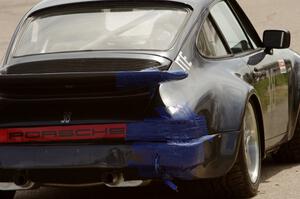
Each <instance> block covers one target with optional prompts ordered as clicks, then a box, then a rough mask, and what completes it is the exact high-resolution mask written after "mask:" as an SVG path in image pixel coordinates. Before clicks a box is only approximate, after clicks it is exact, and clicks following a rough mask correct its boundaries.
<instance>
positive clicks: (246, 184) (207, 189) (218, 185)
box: [179, 102, 261, 198]
mask: <svg viewBox="0 0 300 199" xmlns="http://www.w3.org/2000/svg"><path fill="white" fill-rule="evenodd" d="M248 105H249V106H250V107H251V108H252V110H253V112H254V115H255V116H254V117H255V125H256V128H257V137H258V147H259V158H258V161H259V165H258V175H257V179H256V181H255V182H252V181H253V180H251V177H250V175H249V172H248V166H247V162H246V155H245V144H244V132H242V139H241V144H240V148H239V153H238V157H237V160H236V162H235V164H234V166H233V167H232V169H231V170H230V171H229V172H228V173H227V174H226V175H225V176H223V177H221V178H218V179H212V180H206V181H195V182H190V183H189V182H185V183H182V184H181V185H184V186H182V189H183V191H184V193H185V194H186V193H187V194H192V195H196V194H197V195H199V194H198V192H199V193H201V192H204V194H205V197H206V198H249V197H253V196H255V195H256V194H257V191H258V187H259V183H260V176H261V144H260V134H259V127H258V121H257V117H256V114H255V109H254V106H253V105H252V103H250V102H249V104H248ZM243 126H244V124H243ZM242 129H244V128H242ZM182 189H180V186H179V192H181V190H182ZM201 189H202V190H201ZM196 192H197V193H196ZM202 195H203V193H202Z"/></svg>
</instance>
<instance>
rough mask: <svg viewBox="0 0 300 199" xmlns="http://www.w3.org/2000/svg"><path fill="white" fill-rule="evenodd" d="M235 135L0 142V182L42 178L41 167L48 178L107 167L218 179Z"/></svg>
mask: <svg viewBox="0 0 300 199" xmlns="http://www.w3.org/2000/svg"><path fill="white" fill-rule="evenodd" d="M239 135H240V133H239V132H230V133H222V134H214V135H205V136H202V137H200V138H197V139H190V140H185V141H165V142H137V141H131V142H126V144H90V145H85V144H68V145H61V144H56V145H7V146H0V182H11V181H12V180H13V177H14V174H15V173H16V172H20V171H24V172H25V173H26V174H28V175H29V176H28V178H32V179H35V180H36V181H41V182H42V181H45V182H47V174H46V173H47V172H43V171H50V170H51V171H53V172H50V173H51V176H52V177H53V176H55V171H61V170H64V169H65V170H70V171H71V170H83V172H75V173H76V175H78V176H76V175H73V179H74V178H75V177H78V178H80V177H81V176H80V175H82V176H87V173H88V172H87V171H94V172H93V173H94V174H92V175H91V176H94V177H97V179H99V180H100V178H98V176H97V174H96V175H95V172H97V173H99V174H100V173H101V172H102V171H107V170H110V171H120V172H123V173H124V176H125V177H126V178H128V179H133V180H136V179H155V178H163V177H165V176H168V177H171V178H176V179H182V180H192V179H198V178H212V177H219V176H222V175H224V174H226V172H228V170H229V169H230V168H231V167H232V165H233V164H234V162H235V159H236V156H237V151H238V143H239V137H240V136H239ZM38 173H39V174H38ZM42 173H44V175H41V174H42ZM67 174H68V172H62V173H61V174H59V176H61V177H62V179H67ZM34 175H36V176H34ZM64 175H65V176H64ZM51 176H50V177H51ZM38 177H40V178H43V179H38ZM55 179H56V178H55Z"/></svg>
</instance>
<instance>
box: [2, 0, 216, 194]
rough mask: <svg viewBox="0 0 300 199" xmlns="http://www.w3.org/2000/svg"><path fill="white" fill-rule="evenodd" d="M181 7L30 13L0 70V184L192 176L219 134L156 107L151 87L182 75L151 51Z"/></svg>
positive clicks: (174, 25)
mask: <svg viewBox="0 0 300 199" xmlns="http://www.w3.org/2000/svg"><path fill="white" fill-rule="evenodd" d="M190 12H191V10H190V9H189V8H188V7H185V6H182V5H181V4H178V5H177V4H164V3H162V4H158V3H156V4H154V3H153V5H152V4H150V3H149V5H148V4H147V3H146V4H142V3H135V4H130V3H128V4H124V5H118V4H115V3H102V4H100V3H99V4H98V3H88V4H70V5H67V6H57V7H51V8H48V9H42V10H38V11H36V12H34V13H32V14H31V15H29V16H28V18H26V20H25V21H24V23H23V25H22V26H21V28H20V30H19V32H18V34H17V36H16V39H15V42H14V44H13V48H12V51H11V53H10V59H11V60H13V61H12V62H11V63H9V64H6V65H5V66H4V67H3V68H2V69H1V75H0V96H1V98H0V109H1V115H0V144H1V146H0V160H1V172H0V181H1V182H3V183H2V184H1V183H0V187H1V188H2V189H7V190H15V189H30V188H33V187H35V185H61V186H63V185H74V184H77V185H78V184H81V185H87V184H97V183H106V184H107V185H110V186H116V185H117V186H123V185H124V182H123V181H124V180H125V181H130V182H132V181H133V180H134V182H136V180H140V181H138V182H136V183H137V184H140V183H141V182H142V181H141V180H146V179H155V178H158V179H168V178H170V177H176V178H180V179H193V178H195V177H196V176H198V175H199V174H198V173H197V172H196V168H197V167H198V166H199V165H201V164H202V163H203V162H204V160H205V157H206V154H205V150H204V149H205V148H206V147H208V146H209V145H210V144H211V142H213V141H216V140H217V139H218V137H217V136H216V135H208V132H207V131H208V130H207V126H206V125H207V124H206V120H205V118H204V117H203V116H199V115H196V114H194V113H193V111H192V110H189V109H187V108H185V107H183V106H179V105H178V106H172V107H167V106H165V104H164V103H163V102H162V100H161V98H160V94H159V85H160V84H162V83H166V82H170V81H179V80H182V79H185V78H186V77H187V73H186V72H185V71H182V70H179V71H177V70H168V69H169V66H170V64H171V60H170V59H168V58H165V57H163V56H159V55H155V54H153V53H151V52H154V51H156V52H164V51H167V50H169V49H171V48H172V46H173V45H174V43H175V42H176V39H177V37H178V35H180V33H181V31H182V29H183V28H184V26H185V23H186V22H187V20H188V18H189V15H190ZM147 51H148V52H149V53H145V52H147ZM141 52H142V53H141ZM178 160H184V161H181V162H178ZM10 182H14V184H11V183H10Z"/></svg>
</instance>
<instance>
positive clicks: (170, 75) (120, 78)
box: [116, 70, 188, 88]
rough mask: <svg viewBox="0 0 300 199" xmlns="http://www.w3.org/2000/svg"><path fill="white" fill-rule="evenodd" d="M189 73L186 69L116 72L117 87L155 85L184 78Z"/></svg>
mask: <svg viewBox="0 0 300 199" xmlns="http://www.w3.org/2000/svg"><path fill="white" fill-rule="evenodd" d="M187 76H188V74H187V73H186V72H185V71H158V70H153V71H148V70H147V71H139V72H138V71H133V72H132V71H130V72H118V73H117V74H116V87H117V88H128V87H129V88H130V87H134V88H135V87H137V88H140V87H153V86H155V85H158V84H160V83H163V82H168V81H174V80H182V79H185V78H186V77H187Z"/></svg>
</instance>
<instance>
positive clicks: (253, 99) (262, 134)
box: [248, 93, 266, 158]
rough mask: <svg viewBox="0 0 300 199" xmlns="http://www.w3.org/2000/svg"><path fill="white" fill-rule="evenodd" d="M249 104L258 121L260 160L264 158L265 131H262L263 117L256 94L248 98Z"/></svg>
mask: <svg viewBox="0 0 300 199" xmlns="http://www.w3.org/2000/svg"><path fill="white" fill-rule="evenodd" d="M248 101H249V102H251V103H252V105H253V106H254V111H255V114H256V117H257V118H256V119H257V121H258V129H259V134H260V145H261V155H262V158H264V157H265V155H266V153H265V131H264V130H265V129H264V121H263V115H262V110H261V104H260V101H259V98H258V97H257V96H256V94H254V93H253V94H252V95H250V97H249V100H248Z"/></svg>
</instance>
